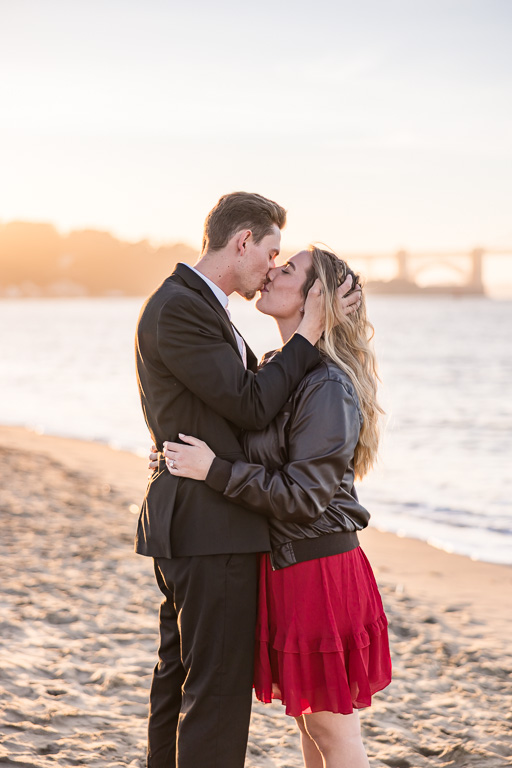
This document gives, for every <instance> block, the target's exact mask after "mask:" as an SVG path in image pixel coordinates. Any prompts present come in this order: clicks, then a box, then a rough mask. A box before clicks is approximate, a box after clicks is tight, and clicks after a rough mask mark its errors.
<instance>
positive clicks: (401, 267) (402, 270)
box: [396, 251, 410, 283]
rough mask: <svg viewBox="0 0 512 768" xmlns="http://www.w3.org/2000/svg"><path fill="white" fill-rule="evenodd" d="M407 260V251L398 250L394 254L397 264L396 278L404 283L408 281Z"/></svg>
mask: <svg viewBox="0 0 512 768" xmlns="http://www.w3.org/2000/svg"><path fill="white" fill-rule="evenodd" d="M408 260H409V254H408V253H407V251H398V253H397V254H396V261H397V266H398V271H397V278H398V279H399V280H401V281H403V282H404V283H408V282H410V276H409V264H408Z"/></svg>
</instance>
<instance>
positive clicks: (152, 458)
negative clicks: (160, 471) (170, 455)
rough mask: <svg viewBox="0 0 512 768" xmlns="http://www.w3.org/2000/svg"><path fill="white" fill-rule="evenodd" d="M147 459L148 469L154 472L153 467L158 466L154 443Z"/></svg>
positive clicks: (156, 450)
mask: <svg viewBox="0 0 512 768" xmlns="http://www.w3.org/2000/svg"><path fill="white" fill-rule="evenodd" d="M148 459H149V464H148V469H150V470H151V471H152V472H154V471H155V469H157V467H158V449H157V447H156V445H152V446H151V452H150V454H149V456H148Z"/></svg>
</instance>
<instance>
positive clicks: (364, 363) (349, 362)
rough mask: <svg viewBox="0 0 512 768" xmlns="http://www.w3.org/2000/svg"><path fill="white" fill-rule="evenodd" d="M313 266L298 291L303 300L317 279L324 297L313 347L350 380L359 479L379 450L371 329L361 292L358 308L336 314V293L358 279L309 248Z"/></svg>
mask: <svg viewBox="0 0 512 768" xmlns="http://www.w3.org/2000/svg"><path fill="white" fill-rule="evenodd" d="M308 251H309V253H310V254H311V257H312V260H313V263H312V266H311V267H310V269H309V270H308V274H307V277H306V282H305V283H304V285H303V287H302V291H303V294H304V297H306V296H307V293H308V291H309V289H310V288H311V286H312V285H313V283H314V282H315V280H316V279H317V278H318V279H319V280H320V282H321V284H322V288H323V291H324V293H325V332H324V333H323V335H322V338H321V339H320V341H319V342H318V343H317V345H316V346H317V347H318V349H319V350H320V352H322V353H323V354H324V355H326V356H327V357H329V358H330V359H331V360H332V361H333V363H335V364H336V365H337V366H339V367H340V368H341V370H342V371H345V373H346V374H347V375H348V376H349V377H350V380H351V382H352V384H353V385H354V389H355V390H356V392H357V396H358V398H359V405H360V408H361V412H362V414H363V424H362V427H361V432H360V433H359V440H358V443H357V446H356V449H355V453H354V472H355V474H356V476H357V477H359V478H362V477H364V475H366V473H367V472H368V471H369V470H370V469H371V467H372V466H373V464H374V462H375V459H376V457H377V449H378V446H379V417H380V416H381V415H382V414H383V413H384V411H383V410H382V408H381V407H380V405H379V403H378V402H377V382H378V381H379V377H378V374H377V361H376V357H375V353H374V351H373V348H372V346H371V343H370V342H371V339H372V338H373V334H374V329H373V325H372V324H371V323H370V321H369V320H368V318H367V316H366V301H365V294H364V291H362V292H361V305H360V307H359V309H357V310H356V311H355V312H352V313H351V314H350V315H340V314H339V313H338V312H337V303H336V289H337V288H338V287H339V286H340V285H341V284H342V283H344V282H345V280H346V278H347V276H348V275H351V276H352V289H351V290H354V288H355V286H356V285H359V286H360V285H361V283H360V279H359V276H358V275H356V274H355V273H354V272H353V271H352V270H351V269H350V267H349V266H348V265H347V264H346V263H345V262H344V261H343V260H342V259H339V258H338V257H337V256H336V255H335V254H334V253H331V252H330V251H326V250H323V249H322V248H319V247H317V246H314V245H311V246H309V248H308Z"/></svg>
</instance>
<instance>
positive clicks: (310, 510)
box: [206, 379, 360, 523]
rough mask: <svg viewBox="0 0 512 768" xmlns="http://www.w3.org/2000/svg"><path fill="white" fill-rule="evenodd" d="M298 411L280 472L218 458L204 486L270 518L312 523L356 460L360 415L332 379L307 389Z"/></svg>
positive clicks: (353, 403) (342, 386)
mask: <svg viewBox="0 0 512 768" xmlns="http://www.w3.org/2000/svg"><path fill="white" fill-rule="evenodd" d="M294 406H295V407H294V412H293V414H292V418H291V423H290V432H289V450H288V457H289V460H288V462H287V463H286V464H285V465H284V466H283V467H282V468H279V469H273V470H268V469H265V467H263V466H261V465H259V464H250V463H247V462H243V461H236V462H235V463H234V464H229V462H226V461H225V460H224V459H218V458H216V459H215V460H214V462H213V464H212V467H211V469H210V472H209V474H208V477H207V478H206V482H207V483H208V484H209V485H210V486H211V487H212V488H214V489H215V490H218V491H221V492H223V493H224V495H225V496H227V497H228V498H229V499H230V500H231V501H234V502H236V503H239V504H241V505H243V506H244V507H245V508H246V509H250V510H252V511H254V512H258V513H260V514H262V515H264V516H266V517H273V518H276V519H278V520H282V521H290V522H297V523H312V522H314V521H315V520H317V519H318V518H319V517H320V515H321V514H322V513H323V512H324V510H325V509H326V508H327V506H328V505H329V502H330V501H331V499H332V498H333V497H334V495H335V493H336V491H337V489H338V487H339V486H340V484H341V481H342V479H343V476H344V474H345V471H346V470H347V467H348V465H349V464H350V462H351V461H352V460H353V456H354V450H355V447H356V445H357V441H358V439H359V430H360V421H359V410H358V408H357V406H356V403H355V402H354V399H353V397H352V395H351V394H350V393H349V392H348V391H347V389H346V388H345V387H344V385H343V384H342V383H341V382H340V381H336V380H332V379H323V380H321V381H316V382H314V383H311V384H308V385H307V386H306V387H305V389H304V391H303V392H301V393H300V395H298V396H297V399H296V402H295V403H294ZM226 481H227V484H226Z"/></svg>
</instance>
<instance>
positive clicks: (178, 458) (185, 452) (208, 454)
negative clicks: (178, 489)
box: [164, 433, 215, 480]
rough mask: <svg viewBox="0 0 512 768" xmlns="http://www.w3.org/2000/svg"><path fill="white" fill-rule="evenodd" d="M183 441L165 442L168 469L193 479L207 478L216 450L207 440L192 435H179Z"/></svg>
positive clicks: (177, 475) (175, 473)
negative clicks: (213, 449)
mask: <svg viewBox="0 0 512 768" xmlns="http://www.w3.org/2000/svg"><path fill="white" fill-rule="evenodd" d="M179 437H180V439H181V440H183V442H184V443H188V445H183V443H169V442H165V443H164V456H165V463H166V464H167V469H168V470H169V472H170V473H171V475H175V476H176V477H190V478H191V479H192V480H206V475H207V474H208V472H209V470H210V467H211V465H212V462H213V460H214V458H215V454H214V452H213V451H212V450H211V448H209V447H208V446H207V445H206V443H205V442H203V441H202V440H198V438H197V437H191V436H190V435H182V434H181V433H180V435H179Z"/></svg>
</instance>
